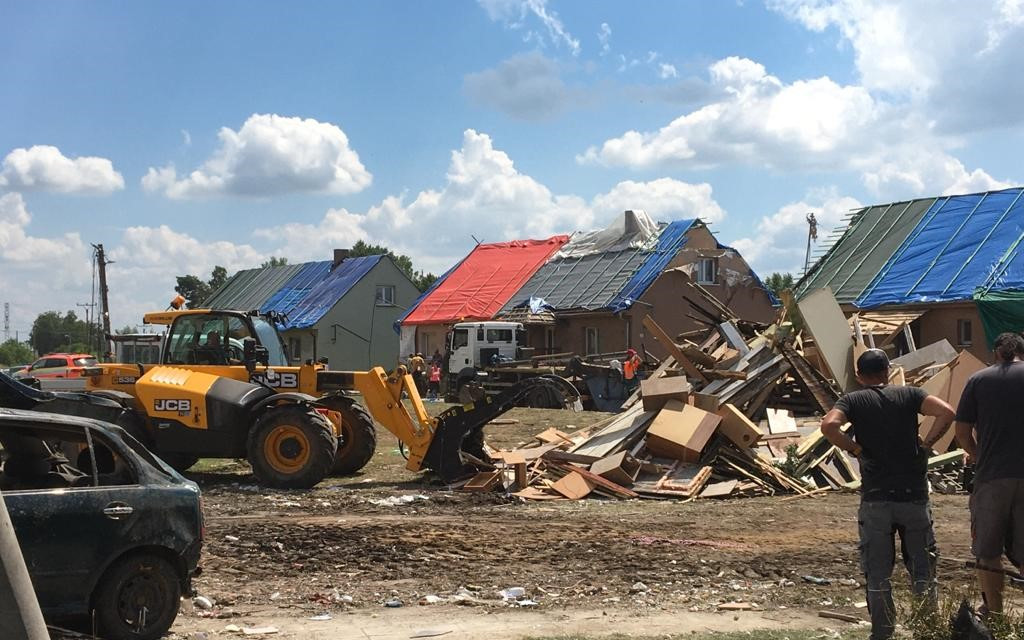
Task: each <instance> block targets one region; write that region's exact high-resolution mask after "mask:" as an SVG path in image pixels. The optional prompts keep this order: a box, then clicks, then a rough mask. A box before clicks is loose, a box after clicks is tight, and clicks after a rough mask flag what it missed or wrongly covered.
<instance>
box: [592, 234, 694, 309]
mask: <svg viewBox="0 0 1024 640" xmlns="http://www.w3.org/2000/svg"><path fill="white" fill-rule="evenodd" d="M694 222H695V221H694V220H676V221H674V222H672V223H670V224H669V225H668V226H667V227H665V230H664V231H662V232H661V235H660V236H658V243H657V245H656V246H655V247H654V251H653V252H651V253H650V254H649V255H648V257H647V259H646V260H645V261H644V263H643V264H642V265H640V268H639V269H637V271H636V273H634V274H633V277H632V278H630V279H629V282H627V283H626V286H624V287H623V288H622V290H621V291H619V293H618V295H616V296H615V297H614V298H613V299H612V301H611V302H610V303H609V305H608V307H609V308H610V309H611V310H612V311H614V312H616V313H617V312H619V311H625V310H626V309H628V308H630V307H631V306H632V305H633V301H634V300H636V299H637V298H639V297H640V296H642V295H643V294H644V291H647V287H649V286H651V284H652V283H654V281H655V280H656V279H657V277H658V276H659V275H661V272H662V271H664V270H665V267H667V266H668V263H669V262H671V261H672V258H674V257H675V256H676V253H677V252H678V251H679V250H680V249H681V248H682V247H683V245H684V244H686V232H687V231H689V230H690V227H692V226H693V223H694Z"/></svg>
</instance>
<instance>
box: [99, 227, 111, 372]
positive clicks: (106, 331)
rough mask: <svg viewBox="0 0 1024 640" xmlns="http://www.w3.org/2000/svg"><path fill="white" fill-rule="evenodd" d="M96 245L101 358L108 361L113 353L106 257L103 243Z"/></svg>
mask: <svg viewBox="0 0 1024 640" xmlns="http://www.w3.org/2000/svg"><path fill="white" fill-rule="evenodd" d="M95 246H96V267H97V269H98V270H99V276H100V303H101V304H102V305H103V316H102V317H103V340H102V344H103V359H104V360H105V361H106V362H110V358H112V357H113V355H114V348H113V345H111V344H110V338H108V337H107V336H109V335H110V301H109V300H108V299H107V265H108V264H109V263H108V262H107V257H106V255H105V254H104V253H103V245H102V244H98V245H95Z"/></svg>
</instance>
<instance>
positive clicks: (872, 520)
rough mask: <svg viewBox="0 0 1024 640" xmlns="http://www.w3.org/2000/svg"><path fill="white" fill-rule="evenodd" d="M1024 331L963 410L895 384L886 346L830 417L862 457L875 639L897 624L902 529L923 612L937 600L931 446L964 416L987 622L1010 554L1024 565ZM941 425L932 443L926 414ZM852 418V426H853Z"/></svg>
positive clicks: (828, 433) (862, 524)
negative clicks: (924, 424)
mask: <svg viewBox="0 0 1024 640" xmlns="http://www.w3.org/2000/svg"><path fill="white" fill-rule="evenodd" d="M1022 360H1024V337H1021V335H1019V334H1016V333H1004V334H1002V335H1000V336H999V337H998V338H997V339H996V341H995V364H994V365H992V366H990V367H988V368H986V369H983V370H981V371H979V372H977V373H975V374H974V375H973V376H971V377H970V379H968V381H967V384H966V386H965V388H964V391H963V394H962V395H961V398H960V403H959V406H958V407H957V408H956V409H955V410H954V408H953V407H952V406H950V405H949V404H948V403H947V402H945V401H944V400H942V399H941V398H938V397H936V396H933V395H929V394H928V393H927V392H926V391H924V390H923V389H920V388H917V387H908V386H897V385H891V384H889V368H890V367H889V359H888V357H887V356H886V354H885V352H884V351H881V350H880V349H869V350H867V351H865V352H864V353H863V354H861V355H860V357H858V358H857V362H856V373H857V380H858V381H859V382H860V383H861V385H862V387H863V388H862V389H859V390H857V391H853V392H851V393H848V394H846V395H844V396H843V397H842V398H840V399H839V401H838V402H837V403H836V405H835V407H834V408H833V409H832V410H831V411H829V412H828V414H826V415H825V418H824V419H823V421H822V424H821V431H822V434H823V435H824V436H825V437H826V438H827V439H828V440H829V442H831V443H832V444H834V445H836V446H837V447H839V448H840V449H843V450H845V451H847V452H849V453H850V454H852V455H854V456H855V457H856V458H857V459H858V461H859V463H860V470H861V502H860V508H859V511H858V515H857V522H858V528H859V534H860V547H859V549H860V564H861V570H862V571H863V573H864V576H865V582H866V590H867V604H868V611H869V613H870V616H871V639H872V640H886V639H888V638H890V637H892V635H893V633H894V630H895V615H894V608H895V607H894V603H893V597H892V585H891V583H890V578H891V577H892V570H893V566H894V563H895V534H897V533H898V534H899V536H900V543H901V548H902V555H903V562H904V564H905V565H906V567H907V570H908V572H909V573H910V578H911V586H912V590H913V593H914V596H915V599H916V605H917V607H918V608H919V609H918V610H919V611H923V612H927V611H934V610H935V607H936V599H937V582H936V570H935V569H936V562H937V560H938V551H937V548H936V545H935V532H934V529H933V521H932V513H931V508H930V506H929V501H928V480H927V467H928V457H929V455H930V454H931V449H932V447H933V446H934V445H935V443H937V442H938V441H939V440H940V439H941V438H942V437H943V436H944V435H945V434H946V432H947V431H948V430H949V427H950V425H951V424H952V423H953V422H954V420H955V421H956V439H957V441H958V443H959V445H960V447H961V448H962V449H963V450H964V451H965V452H966V455H967V459H968V462H969V463H971V464H973V465H974V467H975V475H974V487H973V490H972V493H971V498H970V503H969V508H970V518H971V538H972V540H971V550H972V552H973V554H974V556H975V558H976V569H977V576H978V582H979V583H980V585H981V590H982V597H983V604H982V606H981V607H980V608H979V613H980V614H981V615H982V617H983V618H991V617H998V616H1000V615H1002V611H1003V584H1004V582H1005V579H1004V574H1005V572H1004V571H1003V568H1002V556H1003V555H1004V554H1005V555H1006V556H1007V557H1008V558H1009V559H1010V561H1011V562H1012V563H1013V564H1014V565H1015V566H1016V567H1017V568H1018V569H1019V568H1020V567H1021V565H1022V563H1024V424H1022V423H1021V416H1022V415H1024V362H1022ZM919 414H920V415H925V416H932V417H933V418H934V422H933V423H932V426H931V428H930V429H929V431H928V433H926V434H924V437H923V439H922V438H921V437H920V436H919V431H918V415H919ZM847 423H849V424H850V427H849V430H848V431H844V427H845V425H846V424H847Z"/></svg>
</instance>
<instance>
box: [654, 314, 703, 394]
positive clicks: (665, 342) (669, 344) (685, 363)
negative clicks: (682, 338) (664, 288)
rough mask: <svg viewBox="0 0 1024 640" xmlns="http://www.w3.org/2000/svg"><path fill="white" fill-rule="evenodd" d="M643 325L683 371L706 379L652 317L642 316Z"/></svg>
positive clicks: (698, 378)
mask: <svg viewBox="0 0 1024 640" xmlns="http://www.w3.org/2000/svg"><path fill="white" fill-rule="evenodd" d="M643 325H644V327H645V328H646V329H647V330H648V331H650V332H651V337H652V338H654V339H655V340H657V341H658V342H659V343H661V346H662V347H664V348H665V350H666V351H668V352H669V355H671V356H672V357H673V358H675V359H676V362H678V363H679V364H680V365H681V366H682V367H683V371H685V372H686V375H688V376H690V377H691V378H695V379H697V380H700V381H701V382H706V381H707V378H705V377H704V374H703V373H701V372H700V369H698V368H697V366H696V365H695V364H693V362H691V361H690V359H689V358H687V357H686V354H685V353H683V350H682V349H680V348H679V345H677V344H676V343H675V341H674V340H672V338H670V337H669V336H668V334H667V333H665V330H664V329H662V328H661V327H660V326H659V325H658V323H657V322H655V321H654V318H652V317H651V316H649V315H647V316H644V319H643Z"/></svg>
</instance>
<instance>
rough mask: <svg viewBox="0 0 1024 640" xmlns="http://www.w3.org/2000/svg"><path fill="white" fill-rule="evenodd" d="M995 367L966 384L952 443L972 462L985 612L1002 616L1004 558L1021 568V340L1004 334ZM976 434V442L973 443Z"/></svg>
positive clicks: (1023, 382)
mask: <svg viewBox="0 0 1024 640" xmlns="http://www.w3.org/2000/svg"><path fill="white" fill-rule="evenodd" d="M995 352H996V364H994V365H992V366H991V367H988V368H987V369H982V370H981V371H979V372H977V373H975V374H974V375H973V376H971V377H970V378H969V379H968V380H967V385H966V386H965V387H964V392H963V394H961V396H960V405H959V406H958V407H957V411H956V421H957V423H956V439H957V441H958V442H959V443H960V446H961V447H962V448H963V450H964V451H966V452H967V455H968V456H969V457H970V458H971V459H973V460H974V461H975V462H976V468H975V474H974V490H973V491H972V492H971V502H970V506H971V537H972V538H973V540H972V541H971V542H972V544H971V549H972V551H973V552H974V556H975V558H976V559H977V562H978V582H980V583H981V592H982V594H983V595H984V597H985V607H986V608H987V609H988V610H989V611H990V612H994V613H1002V611H1003V574H1002V572H1001V570H1002V566H1003V563H1002V556H1003V552H1004V550H1005V552H1006V555H1007V556H1008V557H1009V558H1010V561H1011V562H1013V564H1015V565H1016V566H1017V567H1018V568H1020V567H1021V564H1022V563H1024V424H1022V420H1024V362H1021V354H1022V353H1024V338H1021V336H1020V335H1018V334H1016V333H1003V334H1001V335H1000V336H999V337H997V338H996V342H995ZM975 432H977V440H975Z"/></svg>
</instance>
